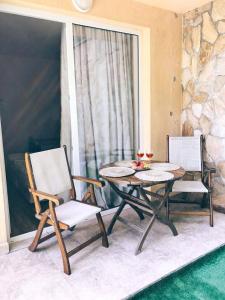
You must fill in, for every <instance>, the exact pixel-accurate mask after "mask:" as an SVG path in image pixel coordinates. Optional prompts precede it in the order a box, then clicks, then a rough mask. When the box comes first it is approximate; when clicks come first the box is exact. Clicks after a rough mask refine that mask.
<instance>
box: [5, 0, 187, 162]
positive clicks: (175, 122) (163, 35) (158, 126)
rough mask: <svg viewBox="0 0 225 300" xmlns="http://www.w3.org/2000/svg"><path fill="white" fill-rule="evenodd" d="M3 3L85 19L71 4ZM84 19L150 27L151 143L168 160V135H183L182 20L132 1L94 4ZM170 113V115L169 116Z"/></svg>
mask: <svg viewBox="0 0 225 300" xmlns="http://www.w3.org/2000/svg"><path fill="white" fill-rule="evenodd" d="M2 3H6V4H15V5H20V6H25V7H29V8H37V9H43V10H47V11H51V12H57V13H60V14H66V15H70V16H73V15H74V16H82V14H80V13H78V12H77V11H76V10H75V8H74V7H73V5H72V1H70V0H24V1H20V0H5V1H4V0H3V1H2ZM85 16H92V17H100V18H104V19H107V20H108V22H109V23H110V20H112V21H117V22H122V23H129V24H132V25H138V26H145V27H149V28H150V30H151V45H150V50H151V82H150V83H149V84H150V86H151V130H152V133H151V137H150V138H151V143H152V150H153V151H154V153H155V157H156V158H157V159H165V157H166V134H179V133H180V113H181V85H180V73H181V72H180V65H181V40H182V24H181V23H182V22H181V16H179V15H176V14H174V13H172V12H169V11H166V10H162V9H159V8H152V7H150V6H148V5H145V4H142V3H138V2H135V1H133V0H122V1H121V0H113V1H112V0H95V1H94V6H93V9H92V10H91V11H90V12H89V13H88V14H85ZM170 113H171V115H170Z"/></svg>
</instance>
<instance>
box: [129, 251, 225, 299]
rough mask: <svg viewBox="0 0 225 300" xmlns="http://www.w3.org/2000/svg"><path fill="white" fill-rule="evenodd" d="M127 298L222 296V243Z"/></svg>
mask: <svg viewBox="0 0 225 300" xmlns="http://www.w3.org/2000/svg"><path fill="white" fill-rule="evenodd" d="M129 299H130V300H149V299H151V300H223V299H224V300H225V247H222V248H220V249H218V250H216V251H214V252H212V253H210V254H208V255H206V256H204V257H203V258H201V259H199V260H197V261H196V262H194V263H192V264H191V265H189V266H187V267H185V268H183V269H182V270H180V271H178V272H176V273H174V274H172V275H170V276H168V277H166V278H164V279H162V280H161V281H159V282H157V283H155V284H154V285H152V286H150V287H148V288H146V289H145V290H143V291H141V292H140V293H138V294H136V295H134V296H133V297H131V298H129Z"/></svg>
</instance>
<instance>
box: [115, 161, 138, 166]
mask: <svg viewBox="0 0 225 300" xmlns="http://www.w3.org/2000/svg"><path fill="white" fill-rule="evenodd" d="M133 161H134V160H120V161H116V162H115V166H117V167H125V168H131V167H132V162H133Z"/></svg>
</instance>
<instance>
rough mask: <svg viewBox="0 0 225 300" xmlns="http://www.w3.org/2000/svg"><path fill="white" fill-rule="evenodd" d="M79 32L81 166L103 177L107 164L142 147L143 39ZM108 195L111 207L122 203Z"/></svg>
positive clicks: (85, 29)
mask: <svg viewBox="0 0 225 300" xmlns="http://www.w3.org/2000/svg"><path fill="white" fill-rule="evenodd" d="M73 32H74V58H75V80H76V81H75V85H76V100H77V107H78V129H79V147H80V149H79V152H80V158H81V170H82V173H83V174H82V175H84V176H88V177H93V178H98V170H99V168H100V167H101V166H102V165H104V164H107V163H109V162H113V161H116V160H123V159H126V160H127V159H132V158H134V154H135V151H136V148H137V144H138V140H137V130H136V127H137V123H138V122H137V115H138V112H137V109H135V107H137V105H136V102H137V99H136V98H137V97H135V95H137V94H138V93H137V90H135V91H134V87H136V88H137V83H136V82H135V83H134V81H133V78H135V76H134V74H133V72H134V71H135V72H137V69H138V68H137V59H138V57H137V46H138V38H137V36H134V35H131V34H125V33H120V32H113V31H108V30H102V29H96V28H91V27H85V26H79V25H74V27H73ZM134 47H135V50H136V51H134ZM134 53H135V55H134ZM134 65H136V68H135V69H134ZM102 196H103V202H104V203H100V204H102V205H103V204H105V206H106V207H107V208H109V207H114V206H116V205H118V203H119V199H118V198H116V197H115V195H114V194H113V192H112V191H111V190H110V189H109V188H107V189H105V193H103V194H102ZM99 201H100V200H99Z"/></svg>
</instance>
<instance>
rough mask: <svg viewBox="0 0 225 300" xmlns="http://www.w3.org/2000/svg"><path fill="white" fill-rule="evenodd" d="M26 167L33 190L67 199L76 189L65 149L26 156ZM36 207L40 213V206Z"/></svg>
mask: <svg viewBox="0 0 225 300" xmlns="http://www.w3.org/2000/svg"><path fill="white" fill-rule="evenodd" d="M26 167H27V172H28V177H29V183H30V186H31V188H34V189H36V190H38V191H41V192H45V193H48V194H51V195H65V198H66V197H68V196H69V193H70V191H71V189H73V188H74V187H73V186H72V180H71V174H70V170H69V167H68V162H67V156H66V151H65V149H64V147H62V148H57V149H51V150H47V151H42V152H36V153H32V154H26ZM63 198H64V197H63ZM40 199H41V198H40ZM42 199H43V198H42ZM34 200H35V199H34ZM65 200H68V199H65ZM35 207H36V211H37V210H39V212H40V205H39V204H37V203H36V205H35ZM37 213H38V212H37Z"/></svg>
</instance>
